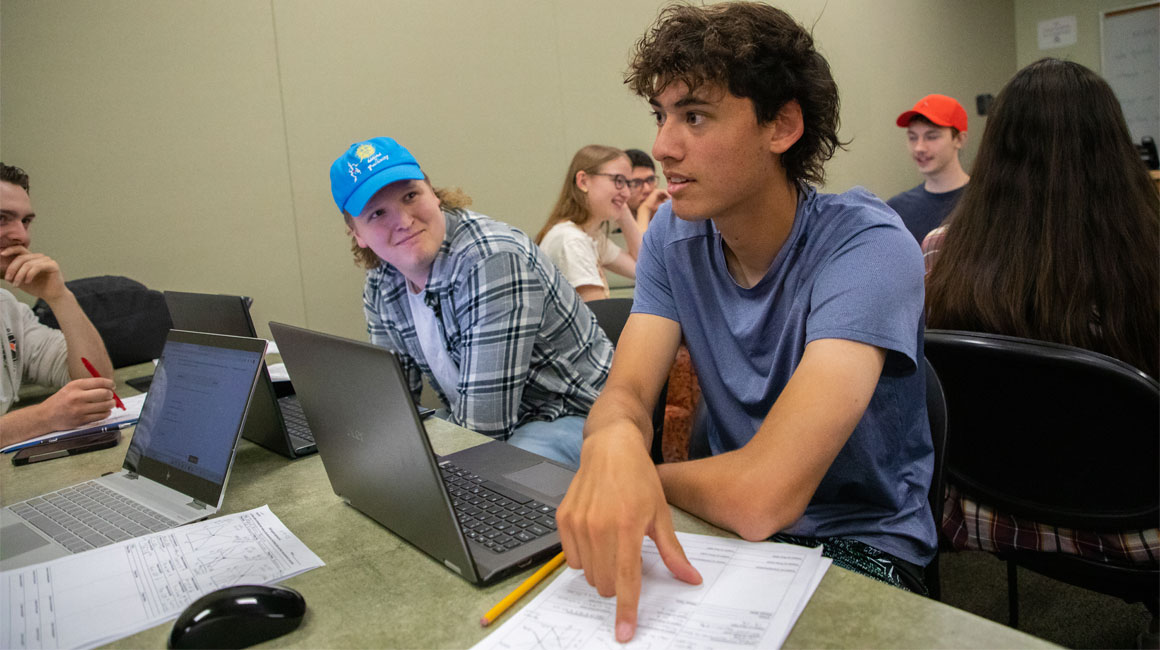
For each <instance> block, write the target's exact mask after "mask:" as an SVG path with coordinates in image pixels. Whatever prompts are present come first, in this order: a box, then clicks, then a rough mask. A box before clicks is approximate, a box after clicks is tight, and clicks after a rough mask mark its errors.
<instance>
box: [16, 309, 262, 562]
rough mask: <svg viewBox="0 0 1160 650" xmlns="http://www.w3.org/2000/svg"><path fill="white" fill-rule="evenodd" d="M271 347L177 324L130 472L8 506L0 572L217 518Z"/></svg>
mask: <svg viewBox="0 0 1160 650" xmlns="http://www.w3.org/2000/svg"><path fill="white" fill-rule="evenodd" d="M265 353H266V342H265V341H263V340H261V339H253V338H239V337H235V336H222V335H218V334H205V333H201V332H185V331H181V330H170V332H169V335H168V337H167V338H166V341H165V347H164V348H163V349H162V351H161V357H160V359H159V360H158V362H157V370H156V372H155V373H154V379H153V383H152V385H151V387H150V390H149V394H148V395H147V396H146V398H145V404H144V405H143V406H142V408H141V419H140V420H138V421H137V427H136V429H135V431H134V433H133V441H132V443H130V445H129V449H128V451H127V453H126V454H125V461H124V463H123V464H122V469H121V471H119V472H117V473H115V474H109V475H107V476H102V477H100V478H97V479H94V480H91V481H88V482H85V483H80V484H77V485H73V486H70V487H67V488H65V489H63V490H58V491H56V492H52V493H49V494H42V495H40V496H38V497H34V498H32V499H28V500H26V501H21V502H20V503H15V504H12V505H11V506H8V507H7V508H4V509H2V510H0V570H8V569H14V568H18V567H22V566H26V565H29V564H34V563H37V562H43V561H46V560H52V559H55V558H58V557H64V556H66V555H68V554H70V553H79V552H81V551H85V550H88V549H90V548H96V547H98V546H104V545H106V544H111V543H113V542H118V541H121V540H124V539H129V538H132V537H137V536H139V535H144V534H146V533H151V532H157V531H160V530H166V529H168V528H173V527H174V526H180V525H181V524H186V523H189V522H191V521H197V520H199V519H204V518H206V517H208V516H210V515H212V514H215V513H216V512H217V511H218V510H219V509H220V508H221V504H222V496H223V495H224V493H225V487H226V482H227V481H228V480H229V474H230V468H231V466H232V465H233V462H234V453H235V451H236V448H237V443H238V437H239V436H240V434H241V432H242V425H243V423H244V422H245V419H246V407H247V406H248V405H249V403H250V398H251V396H252V395H253V393H254V386H255V385H256V384H257V380H258V371H259V369H260V368H261V367H262V358H263V357H264V356H265Z"/></svg>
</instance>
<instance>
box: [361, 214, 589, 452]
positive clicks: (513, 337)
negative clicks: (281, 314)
mask: <svg viewBox="0 0 1160 650" xmlns="http://www.w3.org/2000/svg"><path fill="white" fill-rule="evenodd" d="M443 215H444V217H445V218H446V220H447V237H446V239H444V241H443V246H442V248H441V249H440V250H439V253H438V254H437V255H436V258H435V262H434V265H433V267H432V269H431V277H430V279H429V280H428V281H427V293H426V302H427V305H428V306H429V307H431V308H432V310H434V312H435V319H436V321H437V322H439V324H440V325H441V330H442V331H441V334H442V338H443V341H444V342H445V344H446V346H447V350H448V353H449V354H450V356H451V359H452V360H453V361H454V362H455V363H456V365H457V366H458V367H459V386H458V390H459V399H458V400H457V402H456V406H455V408H454V409H453V410H452V411H451V418H450V419H451V420H452V421H453V422H455V423H456V424H459V425H461V426H464V427H466V428H468V429H472V430H474V431H478V432H479V433H482V434H485V435H489V436H491V437H493V438H496V439H498V440H506V439H507V438H508V437H509V436H510V435H511V432H512V430H513V429H515V428H516V427H518V426H520V425H523V424H526V423H528V422H533V421H538V420H544V421H551V420H555V419H556V418H559V417H562V416H565V415H579V416H581V417H584V416H587V415H588V409H589V408H591V407H592V402H593V401H595V400H596V396H597V395H598V394H599V392H600V389H601V388H603V387H604V381H605V379H607V377H608V369H609V368H610V367H611V365H612V343H611V342H609V340H608V337H607V336H605V335H604V332H603V330H601V329H600V326H599V325H598V324H597V323H596V317H595V316H593V315H592V312H591V311H590V310H589V309H588V308H587V307H585V306H584V303H583V301H581V300H580V297H579V295H577V293H576V291H575V290H574V289H573V288H572V286H571V285H570V284H568V282H567V280H565V279H564V276H563V275H561V274H560V271H559V270H558V269H557V268H556V267H555V265H553V264H552V262H551V261H550V260H548V258H547V257H545V256H544V254H543V253H542V252H541V251H540V249H539V247H537V246H536V245H535V244H533V243H532V241H531V240H530V239H529V238H528V237H527V235H525V234H524V233H522V232H520V231H519V230H517V229H515V228H512V227H511V226H508V225H507V224H504V223H500V222H498V221H494V220H492V219H490V218H488V217H485V216H483V215H480V214H476V213H474V212H469V211H465V210H445V211H444V213H443ZM406 291H407V286H406V279H405V278H404V277H403V275H402V274H401V273H399V272H398V271H397V270H395V269H394V268H393V267H391V266H390V265H387V264H383V265H380V266H379V267H378V268H375V269H372V270H370V271H368V272H367V278H366V286H365V288H364V291H363V308H364V311H365V314H366V320H367V332H368V333H369V334H370V340H371V342H372V343H374V344H375V345H380V346H383V347H385V348H387V349H389V350H391V351H393V352H395V353H396V354H397V355H398V356H399V361H400V363H401V365H402V366H403V369H404V371H405V372H406V373H407V379H408V383H409V384H410V387H411V393H412V394H413V395H414V397H415V399H416V400H417V399H418V398H419V393H420V391H421V390H422V377H423V376H424V375H425V376H427V378H428V382H429V383H430V385H431V386H432V387H433V388H434V389H435V391H436V392H437V393H438V394H439V399H440V400H441V401H442V402H443V404H444V405H446V404H448V400H447V398H446V396H445V395H444V394H443V392H442V389H441V387H440V386H439V382H438V381H436V380H435V379H434V377H433V375H432V374H431V369H430V368H429V367H428V366H427V361H426V359H425V357H424V356H423V350H422V348H421V347H420V345H419V340H418V337H417V336H416V333H415V325H414V321H413V320H412V318H411V308H410V304H409V302H408V300H407V294H406Z"/></svg>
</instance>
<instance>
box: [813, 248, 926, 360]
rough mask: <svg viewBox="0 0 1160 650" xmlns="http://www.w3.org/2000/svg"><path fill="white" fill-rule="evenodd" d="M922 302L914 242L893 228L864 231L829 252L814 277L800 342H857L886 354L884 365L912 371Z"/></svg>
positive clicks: (919, 257) (920, 267)
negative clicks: (879, 349)
mask: <svg viewBox="0 0 1160 650" xmlns="http://www.w3.org/2000/svg"><path fill="white" fill-rule="evenodd" d="M923 299H924V294H923V264H922V254H921V252H920V251H919V248H918V244H917V242H915V240H914V238H913V237H911V236H910V234H909V233H908V232H906V231H905V230H901V229H898V228H891V227H888V226H875V227H871V228H867V229H865V230H862V231H860V232H858V233H857V234H855V235H854V236H853V237H851V238H850V240H849V241H847V242H846V243H845V244H844V245H843V246H841V247H840V248H839V249H838V250H837V251H835V253H834V254H833V255H832V256H831V257H830V259H829V260H828V261H827V263H826V264H825V266H824V267H823V268H822V269H821V271H820V273H819V274H818V277H817V281H816V282H815V283H814V288H813V293H812V294H811V297H810V315H809V318H808V320H807V322H806V343H809V342H811V341H816V340H818V339H828V338H829V339H846V340H851V341H858V342H860V343H866V344H869V345H873V346H876V347H880V348H884V349H885V350H887V352H888V353H892V354H888V355H887V365H888V366H891V367H896V368H899V369H907V370H908V369H913V368H914V367H916V365H917V359H918V349H917V348H918V328H919V327H920V324H921V319H922V310H923ZM899 364H901V365H899Z"/></svg>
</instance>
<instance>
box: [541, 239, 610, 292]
mask: <svg viewBox="0 0 1160 650" xmlns="http://www.w3.org/2000/svg"><path fill="white" fill-rule="evenodd" d="M540 249H541V250H543V251H544V253H546V254H547V255H548V258H549V259H551V260H552V262H553V263H554V264H555V265H556V266H557V267H559V269H560V272H561V273H563V274H564V277H565V278H567V279H568V282H569V283H570V284H571V285H572V286H573V287H582V286H585V285H593V286H597V287H604V297H606V298H607V297H608V295H609V291H608V278H606V277H605V276H604V267H605V266H606V265H608V264H611V263H612V262H614V261H615V260H616V258H618V257H620V254H621V253H622V252H623V249H621V248H620V247H619V246H617V245H616V244H614V243H613V242H611V241H609V240H608V237H607V236H605V234H604V232H603V231H597V234H596V235H595V236H590V235H589V234H588V233H586V232H584V229H583V228H581V227H580V226H578V225H576V224H574V223H572V222H571V221H563V222H561V223H558V224H556V225H554V226H552V228H551V230H549V231H548V232H547V233H545V234H544V239H543V241H541V242H540Z"/></svg>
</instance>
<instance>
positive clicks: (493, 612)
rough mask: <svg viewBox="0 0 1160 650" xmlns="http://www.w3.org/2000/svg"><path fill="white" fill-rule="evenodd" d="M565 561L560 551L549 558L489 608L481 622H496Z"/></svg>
mask: <svg viewBox="0 0 1160 650" xmlns="http://www.w3.org/2000/svg"><path fill="white" fill-rule="evenodd" d="M563 563H564V554H563V553H560V554H559V555H557V556H556V557H554V558H552V559H551V560H548V563H547V564H545V565H544V566H542V567H540V570H539V571H536V572H535V573H533V574H532V575H531V576H530V577H529V578H528V579H527V580H524V581H523V583H521V584H520V586H518V587H516V590H515V591H513V592H511V593H510V594H508V595H507V596H506V597H505V598H504V599H503V600H501V601H499V603H498V604H496V606H495V607H492V608H491V609H489V610H487V613H486V614H484V615H483V618H481V619H479V624H480V625H482V626H483V627H487V626H488V625H491V624H492V623H494V622H495V619H497V618H499V617H500V616H502V615H503V613H504V612H506V611H507V609H508V608H509V607H511V606H512V605H514V604H515V603H516V601H517V600H519V599H520V598H521V597H523V595H524V594H526V593H528V592H529V591H531V590H532V587H535V586H536V585H538V584H540V582H541V581H542V580H543V579H544V578H547V577H548V576H549V575H551V574H552V572H553V571H555V570H556V568H557V567H559V566H560V565H561V564H563Z"/></svg>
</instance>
